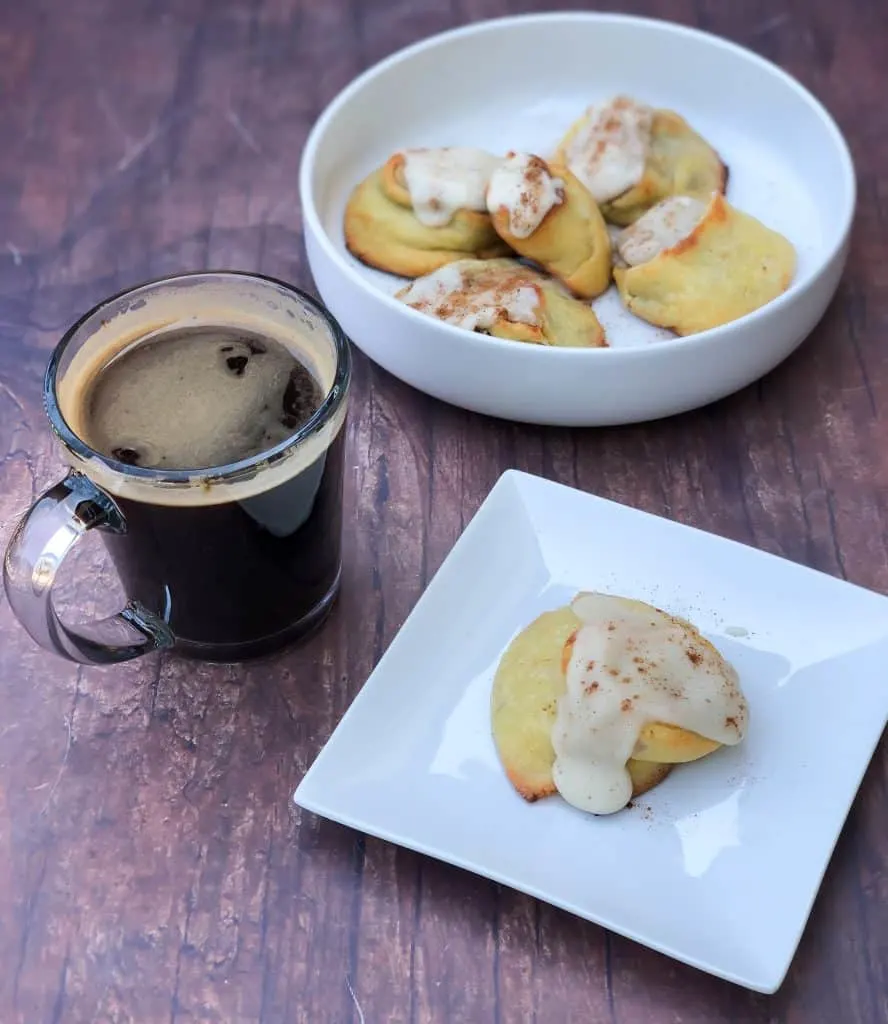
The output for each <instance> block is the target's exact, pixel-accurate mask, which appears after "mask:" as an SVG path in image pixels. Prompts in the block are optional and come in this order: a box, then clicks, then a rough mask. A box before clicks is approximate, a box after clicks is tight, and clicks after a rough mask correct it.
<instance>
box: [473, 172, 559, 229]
mask: <svg viewBox="0 0 888 1024" xmlns="http://www.w3.org/2000/svg"><path fill="white" fill-rule="evenodd" d="M562 202H564V182H563V181H562V180H561V179H560V178H556V177H554V176H553V175H552V174H550V173H549V168H548V167H547V166H546V162H545V161H544V160H541V159H540V158H539V157H538V156H531V155H530V154H528V153H510V154H509V155H508V157H507V158H506V159H505V160H504V161H503V162H502V163H501V164H500V165H499V166H498V167H497V168H496V170H495V171H494V172H493V174H492V175H491V178H490V185H489V186H488V188H487V209H488V211H489V212H490V214H491V216H493V215H494V214H496V213H498V212H499V211H500V210H505V211H506V213H507V214H508V217H509V231H510V232H511V233H512V234H513V235H514V236H515V238H530V236H531V235H532V234H533V233H534V231H536V229H537V228H538V227H539V226H540V224H542V222H543V219H544V218H545V216H546V214H547V213H548V212H549V211H550V210H551V209H552V208H553V207H555V206H558V205H559V204H560V203H562Z"/></svg>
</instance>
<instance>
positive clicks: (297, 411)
mask: <svg viewBox="0 0 888 1024" xmlns="http://www.w3.org/2000/svg"><path fill="white" fill-rule="evenodd" d="M322 398H323V395H322V393H321V388H320V386H319V385H318V383H317V381H316V380H315V378H314V377H313V376H312V374H311V373H310V372H309V371H308V370H307V369H306V368H305V366H303V364H302V363H301V362H300V361H299V360H298V359H297V358H296V356H295V355H294V354H293V353H292V352H291V351H290V350H289V349H287V348H285V347H284V346H283V345H282V344H281V343H280V342H278V341H275V340H273V339H271V338H266V337H259V336H258V335H253V334H248V333H245V332H243V331H236V332H235V331H226V330H225V329H219V328H208V327H196V328H185V329H182V330H177V331H171V332H170V333H169V334H166V335H163V336H162V337H161V338H159V339H158V340H156V341H151V342H147V343H143V344H141V345H138V346H136V347H135V348H130V349H127V350H125V351H124V352H123V353H122V354H121V355H119V356H118V357H117V358H116V359H114V360H113V362H111V363H109V364H108V365H107V366H105V367H104V368H103V369H102V371H101V372H100V373H99V374H98V376H97V377H95V378H94V380H93V381H92V383H91V385H90V386H89V388H88V389H87V391H86V393H85V394H84V396H83V405H84V407H83V417H82V426H81V429H82V430H83V433H84V435H85V436H84V440H85V441H87V442H88V443H89V444H90V445H91V446H92V447H93V448H95V449H96V450H97V451H100V452H104V453H105V454H106V455H111V456H112V457H113V458H116V459H119V460H120V461H121V462H126V463H128V464H129V465H133V466H143V467H146V468H155V469H209V468H213V467H218V466H224V465H226V464H227V463H230V462H237V461H239V460H240V459H248V458H250V457H251V456H254V455H258V454H260V453H261V452H263V451H267V450H268V449H269V448H273V447H274V446H275V445H277V444H280V443H281V442H282V441H285V440H286V439H287V438H288V437H290V436H291V435H292V434H293V432H294V431H295V430H296V429H298V428H299V427H300V426H301V425H302V424H303V423H304V422H305V421H306V420H307V419H308V418H309V417H310V416H311V414H312V413H313V412H315V411H316V410H317V408H318V406H319V405H320V404H321V401H322Z"/></svg>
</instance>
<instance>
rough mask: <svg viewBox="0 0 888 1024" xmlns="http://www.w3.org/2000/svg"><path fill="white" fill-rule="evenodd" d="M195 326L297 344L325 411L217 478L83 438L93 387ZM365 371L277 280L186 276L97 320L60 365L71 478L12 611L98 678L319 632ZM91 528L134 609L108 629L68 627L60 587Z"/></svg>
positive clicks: (9, 558) (55, 495) (51, 387)
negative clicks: (355, 401)
mask: <svg viewBox="0 0 888 1024" xmlns="http://www.w3.org/2000/svg"><path fill="white" fill-rule="evenodd" d="M193 326H212V327H221V328H224V329H226V330H235V331H236V330H238V328H242V329H245V330H249V331H250V332H251V333H252V334H254V335H255V334H263V333H266V334H267V335H268V336H270V337H273V338H275V339H276V340H278V341H282V342H284V343H285V344H288V345H289V347H291V348H292V349H293V350H294V352H295V353H296V354H297V355H298V356H299V358H300V359H301V360H302V361H303V362H304V363H305V364H306V365H307V366H308V368H309V369H310V370H311V371H312V372H313V373H314V375H315V376H316V377H317V379H318V381H319V382H320V384H321V386H322V389H323V393H324V396H325V397H324V399H323V401H322V403H321V405H320V407H319V408H318V409H317V411H316V412H315V413H314V414H313V415H312V416H311V417H310V419H309V420H307V421H306V423H305V424H303V426H301V427H300V428H299V429H298V430H297V431H296V432H295V433H294V434H293V435H292V437H290V438H288V439H287V440H286V441H284V442H282V443H281V444H279V445H277V446H276V447H274V448H271V449H269V450H268V451H266V452H263V453H261V454H260V455H257V456H254V457H252V458H248V459H244V460H242V461H240V462H234V463H231V464H229V465H225V466H219V467H215V468H212V469H206V470H203V469H200V470H181V471H167V470H157V469H144V468H139V467H137V466H131V465H128V464H126V463H123V462H119V461H117V460H115V459H114V458H112V457H109V456H107V455H103V454H102V453H101V452H98V451H95V450H94V449H93V448H91V447H90V446H89V445H88V444H86V443H85V442H84V440H83V439H82V438H81V437H79V436H78V435H77V434H76V433H75V431H74V430H73V429H72V427H71V425H70V424H71V423H72V422H76V402H77V398H78V394H81V395H82V382H83V381H84V380H88V379H89V378H90V374H91V373H92V374H93V375H94V374H95V373H96V372H97V371H98V370H99V369H100V368H101V367H102V366H104V365H106V364H107V363H108V362H109V358H113V354H114V353H118V354H119V353H120V352H123V351H124V350H125V349H127V350H128V349H130V348H131V347H132V346H134V345H139V344H143V343H146V342H149V341H151V340H152V339H156V338H157V337H158V336H159V335H161V336H162V333H165V332H167V331H169V330H171V329H176V328H183V327H193ZM109 353H110V354H111V355H110V356H109ZM350 373H351V357H350V352H349V346H348V341H347V339H346V338H345V336H344V334H343V333H342V331H341V329H340V327H339V325H338V324H337V323H336V321H335V320H334V319H333V317H332V316H331V315H330V314H329V313H328V312H327V311H326V310H325V309H324V308H323V307H322V306H321V305H320V304H319V303H317V302H316V301H315V300H314V299H312V298H311V297H310V296H308V295H306V294H304V293H303V292H301V291H299V290H298V289H296V288H293V287H291V286H290V285H288V284H285V283H284V282H282V281H277V280H274V279H272V278H267V277H262V276H259V275H254V274H242V273H238V272H233V271H232V272H207V273H195V274H183V275H179V276H176V277H170V278H165V279H163V280H159V281H152V282H150V283H148V284H145V285H142V286H140V287H137V288H133V289H131V290H129V291H126V292H123V293H121V294H120V295H117V296H114V297H113V298H110V299H107V300H106V301H105V302H102V303H101V304H100V305H98V306H96V307H95V308H94V309H92V310H90V312H89V313H87V314H86V315H85V316H84V317H83V318H82V319H81V320H79V321H78V322H77V323H76V324H75V325H74V326H73V327H72V328H71V329H70V330H69V331H68V332H67V334H66V335H65V336H64V338H63V339H62V341H61V342H60V343H59V345H58V346H57V348H56V349H55V351H54V352H53V354H52V356H51V358H50V361H49V366H48V367H47V371H46V377H45V381H44V405H45V408H46V414H47V416H48V417H49V422H50V425H51V427H52V430H53V432H54V433H55V435H56V438H57V439H58V441H59V442H60V444H61V446H62V450H63V453H64V456H65V459H66V461H67V462H68V463H69V465H70V466H71V469H70V471H69V473H68V475H67V476H66V477H65V478H64V479H63V480H62V481H60V482H59V483H57V484H56V485H55V486H54V487H51V488H50V489H49V490H48V491H46V492H45V493H44V494H43V495H42V496H41V497H40V498H38V499H37V501H35V502H34V504H33V505H32V506H31V508H30V509H29V511H28V512H27V513H26V515H25V517H24V519H23V520H22V521H21V523H19V525H18V527H17V529H16V531H15V533H14V534H13V536H12V538H11V540H10V542H9V546H8V548H7V551H6V557H5V559H4V572H3V579H4V585H5V588H6V594H7V597H8V598H9V603H10V605H11V606H12V608H13V611H14V612H15V614H16V616H17V617H18V619H19V620H20V622H21V623H22V625H23V626H24V627H25V629H26V630H27V631H28V633H29V634H30V635H31V637H32V638H33V639H34V640H36V641H37V643H38V644H40V645H41V646H42V647H45V648H46V649H48V650H50V651H54V652H55V653H56V654H59V655H61V656H63V657H66V658H69V659H71V660H72V661H77V662H80V663H83V664H109V663H113V662H119V661H126V660H128V659H130V658H136V657H138V656H139V655H142V654H147V653H148V652H150V651H153V650H157V649H159V648H166V647H172V648H175V650H176V651H177V652H179V653H181V654H183V655H185V656H189V657H194V658H200V659H204V660H208V661H240V660H243V659H245V658H250V657H256V656H258V655H262V654H266V653H269V652H271V651H273V650H276V649H278V648H279V647H282V646H284V645H286V644H288V643H290V642H292V641H295V640H297V639H299V638H300V637H302V636H304V635H305V634H306V633H308V632H309V631H311V630H312V629H313V628H315V627H316V626H317V625H318V624H319V623H320V622H321V621H323V619H324V618H325V617H326V614H327V612H328V611H329V609H330V607H331V605H332V603H333V600H334V598H335V596H336V592H337V590H338V587H339V577H340V566H341V560H340V559H341V534H342V478H343V448H344V440H345V429H344V427H345V420H346V411H347V397H348V388H349V380H350ZM78 381H80V382H81V385H80V387H79V388H78V386H77V382H78ZM91 530H98V531H100V532H101V534H102V536H103V539H104V541H105V545H106V547H107V548H108V550H109V552H110V555H111V558H112V560H113V562H114V565H115V568H116V570H117V573H118V575H119V577H120V579H121V582H122V584H123V587H124V591H125V594H126V598H127V604H126V606H125V607H124V608H123V610H122V611H120V612H118V613H117V614H116V615H112V616H110V617H108V618H105V619H100V620H98V621H94V622H91V623H89V624H86V625H79V626H77V627H74V626H69V625H65V624H64V623H63V622H62V621H61V620H60V618H59V616H58V615H57V613H56V610H55V608H54V606H53V599H52V587H53V583H54V581H55V579H56V576H57V574H58V571H59V568H60V566H61V564H62V562H63V560H64V559H65V556H66V555H67V554H68V552H69V551H70V550H71V548H72V547H73V546H74V544H76V542H77V541H78V540H79V539H80V538H81V537H82V536H84V534H86V533H87V532H89V531H91Z"/></svg>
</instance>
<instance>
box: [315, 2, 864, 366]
mask: <svg viewBox="0 0 888 1024" xmlns="http://www.w3.org/2000/svg"><path fill="white" fill-rule="evenodd" d="M572 22H573V23H576V22H585V23H590V24H599V25H600V24H603V23H611V24H623V25H630V26H633V25H634V26H637V27H644V28H648V29H650V28H654V29H656V30H658V31H661V32H664V33H666V34H672V35H676V36H692V37H696V38H697V39H698V40H699V41H701V42H705V43H707V44H709V45H711V46H715V47H719V48H721V49H722V50H725V51H731V52H733V53H734V54H735V55H736V56H738V57H742V58H743V59H745V60H747V61H751V62H752V63H753V64H757V65H758V66H759V67H760V69H761V70H763V71H765V72H768V73H769V74H771V75H772V76H774V77H775V78H777V79H778V80H780V81H781V82H782V84H783V85H784V86H786V87H788V88H790V89H792V90H793V91H794V92H795V93H796V94H797V95H798V96H799V97H800V98H801V99H802V100H803V101H804V102H805V103H807V104H808V106H809V107H811V109H812V110H813V111H814V113H815V114H817V116H818V118H819V119H820V121H821V122H822V123H823V125H824V127H825V128H826V130H827V132H828V133H829V134H830V135H831V136H832V141H833V145H834V147H835V151H836V153H837V155H838V157H839V160H840V164H841V166H842V170H843V175H844V179H845V181H844V184H845V190H844V193H845V196H846V197H847V201H846V203H845V204H844V208H843V209H842V210H841V211H840V213H841V217H840V224H841V230H840V231H839V233H838V235H837V236H836V241H835V242H834V243H833V245H832V246H831V247H830V248H829V249H828V250H827V252H826V253H825V254H824V255H823V256H822V257H821V259H820V261H819V264H818V266H817V267H816V269H815V270H814V271H813V272H812V274H811V276H810V277H809V279H808V280H807V281H805V282H804V283H802V284H799V285H798V286H797V287H793V286H792V285H790V287H789V288H788V289H787V291H785V292H783V294H782V295H779V296H778V297H777V298H776V299H773V300H772V301H771V302H769V303H766V304H765V305H764V306H761V307H759V309H756V310H753V311H752V312H751V313H747V314H745V315H744V316H742V317H739V318H738V319H736V320H733V321H730V322H729V323H727V324H721V325H720V326H718V327H710V328H708V329H707V330H705V331H699V332H697V333H696V334H690V335H684V336H680V335H676V336H675V337H670V338H664V339H662V340H659V341H657V343H656V344H655V345H639V346H632V347H627V348H612V347H610V346H609V345H608V346H606V347H604V348H567V347H559V346H557V345H525V346H522V350H525V349H526V350H527V351H526V352H525V353H524V354H525V358H531V359H533V358H537V359H550V360H551V359H553V358H554V359H562V360H565V359H566V360H577V359H588V358H590V357H591V358H597V359H615V358H619V359H624V360H627V359H640V358H642V359H643V358H649V357H650V355H651V353H653V352H656V353H658V354H659V353H666V352H671V351H673V350H675V349H681V350H683V351H687V352H690V351H691V350H693V349H696V348H700V347H704V346H707V345H708V344H709V343H710V342H712V341H714V340H716V341H717V340H719V339H721V338H724V337H725V336H726V335H731V334H733V333H734V332H736V331H737V330H745V328H746V327H747V326H750V327H755V326H756V325H758V326H761V324H762V322H763V321H765V320H767V319H768V318H770V317H772V316H774V315H775V314H779V312H780V311H781V310H783V309H784V308H786V307H787V306H790V305H792V304H793V303H794V302H796V301H797V300H798V299H799V298H800V297H801V296H803V295H805V294H807V293H808V292H810V291H811V289H812V288H815V287H816V286H817V285H818V284H819V282H820V280H821V278H822V277H823V275H824V273H825V272H826V271H827V269H828V268H829V267H830V266H831V265H832V263H833V261H834V260H835V259H836V258H837V257H838V256H839V255H840V254H841V253H842V251H843V250H844V249H845V247H846V246H847V244H848V240H849V236H850V233H851V228H852V225H853V221H854V212H855V208H856V205H857V175H856V172H855V168H854V160H853V158H852V155H851V150H850V147H849V146H848V142H847V140H846V139H845V137H844V135H843V134H842V131H841V129H840V128H839V126H838V124H837V122H836V120H835V118H834V117H833V116H832V114H831V113H830V112H829V111H828V110H827V108H826V107H825V106H824V104H823V103H822V102H821V101H820V100H819V99H818V98H817V97H816V96H815V95H814V94H813V93H812V92H811V91H810V90H809V89H808V88H806V87H805V86H804V85H802V83H801V82H800V81H799V80H798V79H797V78H794V77H793V76H792V75H790V74H789V73H788V72H787V71H784V70H783V68H781V67H779V66H778V65H777V64H775V63H774V62H773V61H770V60H768V59H767V58H766V57H762V56H761V55H760V54H758V53H756V52H755V51H754V50H750V49H749V48H747V47H745V46H741V45H740V44H739V43H735V42H733V41H732V40H730V39H726V38H724V37H723V36H719V35H716V34H714V33H712V32H707V31H705V30H704V29H699V28H696V27H692V26H689V25H682V24H680V23H679V22H673V21H668V20H665V19H661V18H648V17H642V16H638V15H633V14H620V13H616V12H607V11H550V12H537V13H529V14H516V15H507V16H505V17H500V18H486V19H483V20H481V21H475V22H471V23H469V24H467V25H461V26H458V27H456V28H451V29H446V30H444V31H443V32H436V33H435V34H433V35H430V36H426V37H425V38H423V39H420V40H418V41H417V42H415V43H411V44H409V45H407V46H404V47H401V48H400V49H398V50H396V51H395V52H394V53H391V54H389V55H388V56H387V57H383V58H382V59H381V60H379V61H376V62H375V63H374V64H372V65H370V67H368V68H366V69H365V70H364V71H362V72H361V73H360V74H359V75H357V77H355V78H353V79H352V80H351V82H349V83H348V84H347V85H345V86H344V87H343V88H342V89H341V90H340V91H339V92H338V93H337V94H336V95H335V96H334V97H333V99H332V100H330V102H329V103H328V104H327V105H326V107H325V108H324V109H323V110H322V112H321V114H320V115H319V116H318V118H317V120H316V121H315V123H314V125H313V126H312V128H311V130H310V131H309V134H308V137H307V139H306V141H305V145H304V147H303V150H302V156H301V158H300V161H299V196H300V203H301V206H302V217H303V225H304V227H305V228H308V229H310V230H311V233H312V235H313V236H314V239H315V240H316V241H317V243H318V244H319V245H320V247H321V249H323V251H324V254H325V255H326V256H327V258H328V259H329V260H331V261H332V262H333V264H334V265H335V266H336V267H337V269H338V270H339V271H340V272H341V273H342V274H343V275H344V276H345V278H346V280H347V282H348V283H349V284H350V285H352V286H353V287H355V288H357V289H358V290H359V291H361V292H362V293H364V294H365V295H366V296H368V298H370V299H371V300H375V301H377V302H379V303H381V304H382V306H383V307H386V308H388V309H389V310H390V311H391V312H393V313H394V314H395V315H399V316H405V317H406V318H407V323H412V324H414V326H415V327H416V328H417V329H418V328H419V327H420V325H422V326H424V327H425V328H426V329H427V330H433V331H442V332H443V333H444V336H445V337H449V338H454V339H455V338H456V337H459V338H460V339H461V340H462V341H463V342H464V343H467V344H468V343H469V341H468V339H469V337H470V338H471V339H472V340H473V341H474V342H475V344H476V345H478V346H480V347H482V348H489V349H493V350H497V349H498V350H501V351H509V352H512V353H514V352H515V350H516V347H515V342H514V341H511V340H508V339H504V338H496V337H493V336H491V335H485V334H477V333H475V332H471V331H466V330H464V329H463V328H461V327H457V326H455V325H454V324H448V323H445V322H444V321H442V320H436V319H435V318H433V317H429V316H427V315H426V314H424V313H421V312H419V310H416V309H413V308H412V307H410V306H407V305H405V304H404V303H402V302H399V301H398V300H397V299H395V297H394V296H392V295H388V294H386V293H385V292H382V291H379V290H378V289H377V288H374V287H373V286H372V285H371V284H370V283H369V282H368V281H367V280H365V279H364V278H363V277H362V276H361V275H360V274H358V272H357V271H356V270H355V269H354V267H352V266H350V265H349V263H348V262H347V261H346V260H345V259H344V258H343V256H342V254H341V253H340V252H339V250H338V249H337V248H336V246H335V245H334V244H333V241H332V239H331V238H330V236H329V234H328V232H327V230H326V229H325V227H324V225H323V223H322V221H321V218H320V215H319V213H318V209H317V206H316V205H315V201H314V194H313V191H314V190H313V187H312V177H313V172H314V166H315V162H316V159H317V151H318V149H319V147H320V145H321V143H322V141H323V139H324V136H325V135H326V133H327V130H328V128H329V125H330V123H331V122H332V121H333V120H334V118H336V117H337V115H338V114H339V112H340V111H341V110H342V109H343V108H344V107H345V106H347V105H348V104H349V103H350V102H351V101H352V100H353V99H354V98H355V97H356V96H358V95H359V94H360V93H361V91H362V90H363V89H364V87H365V86H366V85H367V84H368V83H369V82H371V81H373V80H374V79H375V78H377V77H380V76H381V75H383V74H385V73H386V72H388V71H389V70H390V69H391V68H393V67H396V66H397V65H398V64H400V63H403V62H406V61H409V60H410V59H411V58H413V57H415V56H416V55H417V54H420V53H422V52H424V51H425V50H431V49H435V48H436V47H438V46H441V45H443V44H445V43H449V42H451V41H452V40H455V39H460V38H464V37H466V36H473V35H484V34H487V33H496V32H498V31H500V30H502V29H508V28H513V27H516V26H518V25H533V24H541V23H547V24H570V23H572Z"/></svg>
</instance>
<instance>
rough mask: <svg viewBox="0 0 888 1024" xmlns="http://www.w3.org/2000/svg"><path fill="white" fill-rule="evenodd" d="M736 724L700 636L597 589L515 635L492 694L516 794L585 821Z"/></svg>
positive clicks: (730, 685) (720, 672)
mask: <svg viewBox="0 0 888 1024" xmlns="http://www.w3.org/2000/svg"><path fill="white" fill-rule="evenodd" d="M593 659H594V660H593ZM747 720H748V708H747V704H746V700H745V698H744V696H743V694H742V692H741V690H740V685H739V680H738V677H737V674H736V672H735V671H734V669H733V667H732V666H731V665H730V664H729V663H728V662H726V661H725V660H724V659H723V658H722V656H721V655H720V654H719V652H718V651H717V650H716V649H715V648H714V647H713V646H712V645H711V644H710V643H709V642H708V641H707V640H706V639H705V638H704V637H703V636H702V635H701V634H700V632H699V630H697V629H696V628H695V627H694V626H692V625H691V624H690V623H689V622H687V621H685V620H684V619H680V618H678V617H676V616H671V615H668V614H667V613H666V612H663V611H660V610H659V609H656V608H654V607H652V606H651V605H648V604H645V603H643V602H641V601H635V600H632V599H627V598H621V597H615V596H611V595H605V594H598V593H580V594H578V595H577V596H576V597H575V598H574V599H573V601H572V602H571V604H570V605H568V606H567V607H562V608H558V609H556V610H554V611H548V612H544V613H543V614H542V615H540V616H539V617H538V618H536V619H535V620H534V621H533V622H531V623H530V625H528V626H527V627H525V628H524V629H523V630H521V632H519V633H518V634H517V636H516V637H515V638H514V639H513V640H512V642H511V643H510V644H509V646H508V647H507V648H506V651H505V653H504V654H503V656H502V658H501V659H500V663H499V665H498V667H497V671H496V675H495V677H494V682H493V690H492V693H491V726H492V731H493V738H494V742H495V744H496V748H497V753H498V754H499V758H500V761H501V763H502V765H503V768H504V770H505V772H506V775H507V776H508V778H509V780H510V782H511V783H512V785H513V786H514V787H515V789H517V790H518V792H519V793H520V794H521V795H522V796H523V797H524V798H525V799H527V800H537V799H539V798H540V797H544V796H550V795H553V794H554V793H555V792H559V793H561V795H562V796H564V798H565V799H566V800H567V801H568V802H569V803H572V804H574V805H575V806H577V807H581V808H582V809H584V810H590V811H592V812H593V813H596V814H609V813H613V812H614V811H617V810H619V809H620V808H621V807H623V806H625V803H626V802H627V801H628V800H629V799H630V797H631V796H637V795H638V794H639V793H641V792H644V791H645V790H646V789H649V788H651V787H652V786H654V785H656V784H657V783H658V782H660V781H662V779H663V778H665V777H666V775H667V774H668V772H669V770H670V768H671V766H672V765H673V764H679V763H684V762H689V761H695V760H698V759H699V758H701V757H705V756H706V755H708V754H711V753H712V752H713V751H714V750H717V749H718V748H719V747H720V746H721V745H722V743H725V744H731V745H733V744H736V743H739V742H741V741H742V739H743V736H744V734H745V731H746V725H747ZM679 722H681V723H683V725H679V724H678V723H679ZM691 723H692V724H691ZM695 730H696V731H695ZM627 773H628V774H627Z"/></svg>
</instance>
